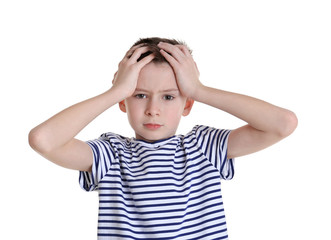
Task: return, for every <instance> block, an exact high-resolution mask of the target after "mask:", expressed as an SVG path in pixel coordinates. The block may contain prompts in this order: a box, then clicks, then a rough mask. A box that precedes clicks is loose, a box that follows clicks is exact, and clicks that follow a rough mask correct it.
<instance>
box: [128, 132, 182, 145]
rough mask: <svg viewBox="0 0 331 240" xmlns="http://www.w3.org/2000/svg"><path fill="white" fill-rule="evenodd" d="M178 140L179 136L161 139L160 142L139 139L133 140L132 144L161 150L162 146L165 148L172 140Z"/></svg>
mask: <svg viewBox="0 0 331 240" xmlns="http://www.w3.org/2000/svg"><path fill="white" fill-rule="evenodd" d="M176 138H178V135H174V136H172V137H169V138H165V139H160V140H156V141H154V142H148V141H145V140H142V139H137V138H134V137H133V138H131V141H130V142H131V144H136V145H143V146H145V147H150V148H159V147H161V146H164V145H166V144H168V143H169V142H171V141H172V140H175V139H176Z"/></svg>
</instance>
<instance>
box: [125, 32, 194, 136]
mask: <svg viewBox="0 0 331 240" xmlns="http://www.w3.org/2000/svg"><path fill="white" fill-rule="evenodd" d="M161 41H162V42H167V43H171V44H174V45H177V44H183V43H182V42H179V41H176V40H170V39H163V38H145V39H140V40H139V41H137V42H136V43H135V44H134V45H133V46H135V45H138V44H142V43H143V44H145V46H148V47H149V49H150V51H148V52H146V53H145V54H143V55H142V56H141V57H140V59H142V58H144V57H146V56H148V55H149V54H151V53H153V54H154V55H155V58H154V61H152V62H150V63H149V64H147V65H146V66H144V67H143V68H142V69H141V71H140V74H139V78H138V82H137V87H136V90H135V92H134V93H133V95H132V96H131V97H128V98H127V99H125V100H123V101H121V102H120V103H119V106H120V109H121V110H122V111H123V112H126V113H127V115H128V119H129V122H130V125H131V127H132V128H133V130H134V131H135V134H136V138H137V139H141V140H145V141H149V142H153V141H157V140H161V139H166V138H169V137H171V136H173V135H174V134H175V133H176V130H177V127H178V125H179V122H180V119H181V116H186V115H188V114H189V113H190V110H191V108H192V106H193V103H194V101H193V100H192V99H188V98H186V97H184V96H183V95H182V94H181V92H180V91H179V88H178V86H177V81H176V76H175V73H174V71H173V69H172V67H171V66H170V64H169V63H168V62H167V60H166V59H165V58H164V57H163V56H162V55H161V53H160V48H158V47H157V44H158V43H159V42H161ZM190 52H191V51H190ZM140 59H139V60H140ZM139 60H138V61H139Z"/></svg>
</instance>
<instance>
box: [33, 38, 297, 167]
mask: <svg viewBox="0 0 331 240" xmlns="http://www.w3.org/2000/svg"><path fill="white" fill-rule="evenodd" d="M158 46H159V47H160V48H161V49H162V50H161V53H162V55H163V56H164V57H165V58H166V59H167V61H168V62H169V64H158V65H157V64H154V63H151V61H152V59H153V57H154V56H153V55H149V56H147V57H145V58H144V59H142V60H141V61H139V62H137V59H138V58H139V57H140V55H141V54H143V53H144V52H146V51H147V48H146V47H144V46H142V45H138V46H135V47H133V48H131V49H130V50H129V51H128V52H127V53H126V55H125V56H124V58H123V60H122V61H121V62H120V63H119V68H118V71H117V73H116V74H115V76H114V80H113V86H112V87H111V88H110V89H109V90H107V91H106V92H104V93H102V94H100V95H98V96H96V97H93V98H91V99H88V100H85V101H83V102H80V103H78V104H75V105H73V106H71V107H69V108H67V109H65V110H63V111H61V112H60V113H58V114H56V115H55V116H53V117H51V118H50V119H48V120H46V121H45V122H43V123H41V124H40V125H38V126H37V127H35V128H34V129H32V130H31V131H30V134H29V143H30V145H31V147H32V148H33V149H34V150H36V151H37V152H38V153H40V154H41V155H42V156H44V157H45V158H47V159H49V160H50V161H52V162H54V163H56V164H58V165H61V166H63V167H66V168H71V169H76V170H81V171H91V166H92V162H93V154H92V150H91V148H90V147H89V146H88V145H87V144H86V143H85V142H83V141H80V140H78V139H76V138H75V136H76V135H77V134H78V133H79V132H80V131H81V130H82V129H83V128H84V127H85V126H86V125H88V124H89V123H90V122H91V121H93V120H94V119H95V118H96V117H97V116H99V115H100V114H101V113H103V112H104V111H105V110H107V109H109V108H110V107H112V106H113V105H115V104H117V103H119V106H120V108H121V110H122V111H124V112H126V113H127V114H128V118H129V122H130V124H131V126H132V128H133V129H134V130H135V132H136V138H137V139H141V140H145V141H156V140H160V139H164V138H168V137H170V136H172V135H174V134H175V132H176V129H177V127H178V124H179V121H180V118H181V116H182V115H184V116H186V115H188V114H189V112H190V110H191V108H192V105H193V102H194V101H198V102H201V103H204V104H207V105H210V106H213V107H215V108H218V109H220V110H222V111H225V112H228V113H229V114H231V115H234V116H236V117H238V118H240V119H242V120H243V121H245V122H246V123H247V124H246V125H244V126H242V127H240V128H237V129H234V130H233V131H232V132H231V134H230V136H229V140H228V158H235V157H240V156H243V155H247V154H250V153H253V152H256V151H259V150H262V149H264V148H266V147H268V146H270V145H272V144H274V143H276V142H278V141H280V140H281V139H283V138H285V137H287V136H288V135H290V134H291V133H292V132H293V131H294V130H295V128H296V126H297V118H296V116H295V114H294V113H293V112H291V111H289V110H287V109H284V108H280V107H277V106H274V105H272V104H269V103H267V102H264V101H262V100H259V99H256V98H252V97H249V96H245V95H241V94H237V93H231V92H227V91H223V90H220V89H215V88H211V87H208V86H204V85H203V84H202V83H201V82H200V80H199V71H198V68H197V65H196V63H195V62H194V60H193V58H192V56H191V54H190V53H189V51H188V49H187V48H186V47H185V46H181V45H171V44H168V43H160V44H159V45H158ZM166 80H167V81H166ZM169 96H173V97H174V99H171V97H169ZM170 99H171V100H170ZM73 119H74V120H75V121H72V120H73ZM153 124H154V125H153ZM155 124H158V125H155Z"/></svg>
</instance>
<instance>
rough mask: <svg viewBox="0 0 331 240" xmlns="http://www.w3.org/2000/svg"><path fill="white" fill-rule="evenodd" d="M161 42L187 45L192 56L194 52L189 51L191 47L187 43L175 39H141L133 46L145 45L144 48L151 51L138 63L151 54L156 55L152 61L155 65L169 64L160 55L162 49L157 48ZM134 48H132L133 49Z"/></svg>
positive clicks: (142, 56) (143, 55) (141, 57)
mask: <svg viewBox="0 0 331 240" xmlns="http://www.w3.org/2000/svg"><path fill="white" fill-rule="evenodd" d="M159 42H166V43H170V44H172V45H185V46H186V47H187V48H188V50H189V51H190V53H191V54H192V50H191V49H189V47H188V46H187V45H186V43H185V42H183V41H178V40H175V39H168V38H159V37H152V38H140V39H139V40H138V41H137V42H135V44H133V46H136V45H139V44H143V46H147V47H148V49H149V51H148V52H146V53H144V54H142V55H141V56H140V57H139V58H138V60H137V61H138V62H139V61H140V60H141V59H143V58H144V57H146V56H148V55H150V54H152V53H153V54H154V55H155V57H154V59H153V60H152V61H153V62H154V63H163V62H168V61H167V60H166V59H165V58H164V57H163V56H162V54H161V53H160V48H159V47H158V46H157V45H158V44H159ZM133 46H132V47H133Z"/></svg>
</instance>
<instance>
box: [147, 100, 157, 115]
mask: <svg viewBox="0 0 331 240" xmlns="http://www.w3.org/2000/svg"><path fill="white" fill-rule="evenodd" d="M145 114H146V115H148V116H158V115H160V108H159V105H158V104H157V100H156V99H150V100H149V101H148V104H147V107H146V111H145Z"/></svg>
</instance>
